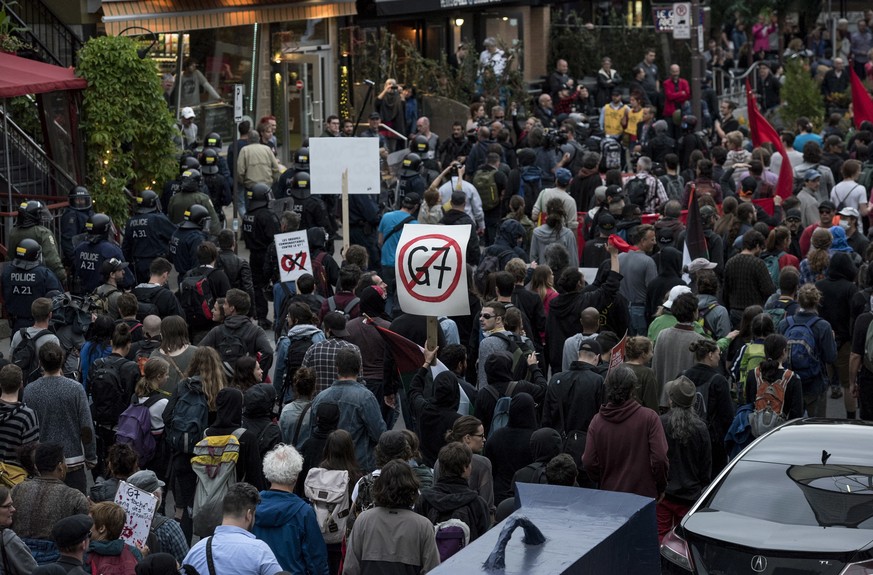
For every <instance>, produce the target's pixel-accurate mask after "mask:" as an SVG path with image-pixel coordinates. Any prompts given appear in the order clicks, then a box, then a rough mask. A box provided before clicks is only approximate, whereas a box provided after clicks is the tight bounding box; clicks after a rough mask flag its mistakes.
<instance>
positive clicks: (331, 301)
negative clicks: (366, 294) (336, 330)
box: [327, 296, 361, 321]
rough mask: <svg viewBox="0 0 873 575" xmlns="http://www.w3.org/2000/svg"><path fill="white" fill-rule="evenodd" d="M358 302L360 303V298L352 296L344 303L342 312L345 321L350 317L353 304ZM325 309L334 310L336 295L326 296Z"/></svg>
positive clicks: (353, 307)
mask: <svg viewBox="0 0 873 575" xmlns="http://www.w3.org/2000/svg"><path fill="white" fill-rule="evenodd" d="M359 303H361V298H359V297H354V298H352V299H351V300H350V301H349V303H347V304H346V305H345V307H344V308H343V311H342V313H343V315H344V316H346V321H348V320H350V319H352V316H351V314H352V310H353V309H355V306H356V305H358V304H359ZM327 309H328V311H336V296H330V297H329V298H327Z"/></svg>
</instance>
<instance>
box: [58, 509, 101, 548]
mask: <svg viewBox="0 0 873 575" xmlns="http://www.w3.org/2000/svg"><path fill="white" fill-rule="evenodd" d="M93 526H94V522H93V521H91V518H90V517H88V516H87V515H81V514H80V515H71V516H70V517H64V518H63V519H61V520H60V521H57V522H56V523H55V524H54V525H53V526H52V539H54V540H55V543H56V544H57V546H58V547H60V548H61V549H64V548H68V547H73V546H74V545H78V544H79V543H81V542H82V541H84V540H85V539H87V538H88V537H90V535H91V527H93Z"/></svg>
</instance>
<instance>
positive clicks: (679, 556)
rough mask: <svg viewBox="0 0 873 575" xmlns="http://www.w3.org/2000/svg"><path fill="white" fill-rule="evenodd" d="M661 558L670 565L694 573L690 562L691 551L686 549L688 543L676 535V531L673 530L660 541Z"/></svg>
mask: <svg viewBox="0 0 873 575" xmlns="http://www.w3.org/2000/svg"><path fill="white" fill-rule="evenodd" d="M661 556H662V557H664V559H666V560H667V561H669V562H670V563H673V564H675V565H678V566H679V567H682V568H683V569H687V570H688V571H692V572H693V571H694V564H693V562H692V561H691V550H690V549H688V543H686V542H685V540H684V539H682V538H681V537H679V536H678V535H677V534H676V529H675V528H673V529H671V530H670V532H669V533H667V535H666V536H665V537H664V539H663V540H662V541H661Z"/></svg>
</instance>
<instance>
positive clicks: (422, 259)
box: [394, 224, 470, 316]
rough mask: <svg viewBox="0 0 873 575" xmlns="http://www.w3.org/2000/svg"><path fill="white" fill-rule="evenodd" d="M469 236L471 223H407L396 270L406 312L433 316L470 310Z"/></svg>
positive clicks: (403, 307)
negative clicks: (468, 279) (448, 224)
mask: <svg viewBox="0 0 873 575" xmlns="http://www.w3.org/2000/svg"><path fill="white" fill-rule="evenodd" d="M469 239H470V228H469V226H429V225H423V224H415V225H409V226H404V227H403V232H402V234H401V235H400V242H399V243H398V244H397V251H396V259H395V263H394V271H395V274H396V279H397V296H398V298H399V300H400V307H401V308H402V309H403V311H404V312H405V313H411V314H414V315H432V316H441V315H464V314H469V313H470V300H469V298H468V296H467V267H466V266H467V262H466V259H465V258H466V256H465V254H466V253H467V241H468V240H469Z"/></svg>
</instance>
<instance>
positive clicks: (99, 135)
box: [77, 36, 176, 224]
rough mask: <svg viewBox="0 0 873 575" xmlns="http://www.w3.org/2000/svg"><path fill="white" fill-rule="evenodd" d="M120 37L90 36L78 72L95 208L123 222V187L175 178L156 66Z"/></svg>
mask: <svg viewBox="0 0 873 575" xmlns="http://www.w3.org/2000/svg"><path fill="white" fill-rule="evenodd" d="M137 48H138V45H137V43H136V42H135V41H134V40H132V39H130V38H125V37H113V36H104V37H101V38H92V39H91V40H89V41H88V42H87V43H86V44H85V46H84V47H83V48H82V50H81V51H80V52H79V65H78V68H77V72H78V74H79V75H81V76H82V77H84V78H85V79H86V80H87V81H88V88H87V89H86V90H85V96H84V100H83V105H82V116H83V121H82V126H83V128H84V131H85V133H86V157H87V163H88V176H89V182H90V184H89V185H90V187H89V189H90V191H91V195H92V197H93V198H94V204H95V209H96V210H98V211H100V212H104V213H107V214H109V215H110V216H112V219H113V221H115V222H116V223H118V224H120V223H121V222H124V221H126V219H127V217H128V213H129V201H128V198H127V196H126V195H125V193H124V188H125V187H127V188H129V189H131V190H134V191H138V190H143V189H146V188H150V189H152V188H153V189H158V186H161V185H163V183H164V182H165V181H167V180H169V179H171V178H172V177H173V176H174V175H175V170H176V161H175V153H176V149H175V147H174V145H173V142H172V137H173V133H174V121H173V117H172V115H171V114H170V111H169V110H168V109H167V105H166V103H165V102H164V98H163V90H162V89H161V84H160V79H159V77H158V73H157V67H156V65H155V63H154V61H152V60H147V59H141V58H140V57H139V56H138V55H137V53H136V51H137Z"/></svg>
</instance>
